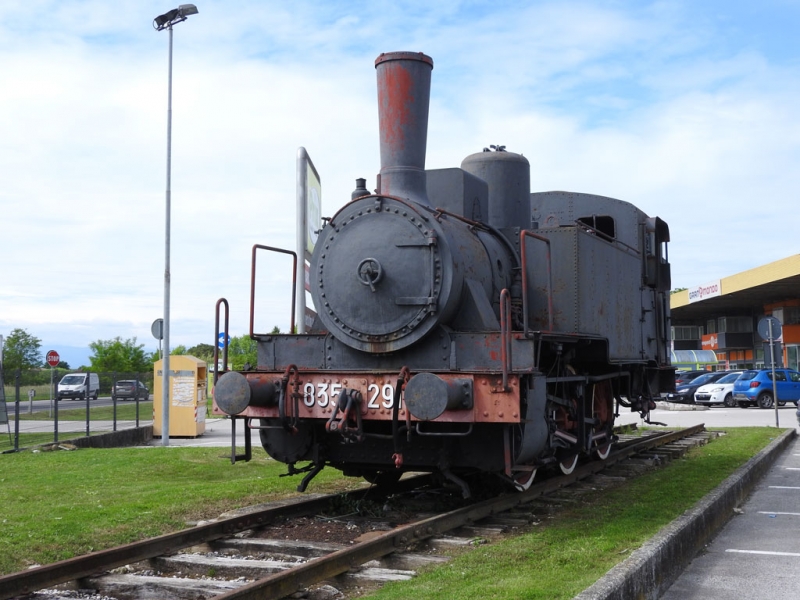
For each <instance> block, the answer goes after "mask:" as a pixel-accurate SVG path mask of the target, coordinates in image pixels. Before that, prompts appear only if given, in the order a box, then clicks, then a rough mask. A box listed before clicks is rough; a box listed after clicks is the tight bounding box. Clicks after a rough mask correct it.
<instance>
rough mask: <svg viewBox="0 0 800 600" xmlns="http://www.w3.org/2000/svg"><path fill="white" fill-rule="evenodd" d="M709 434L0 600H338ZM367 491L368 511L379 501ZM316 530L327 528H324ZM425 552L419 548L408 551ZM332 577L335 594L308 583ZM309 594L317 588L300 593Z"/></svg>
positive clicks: (652, 437)
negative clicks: (403, 509)
mask: <svg viewBox="0 0 800 600" xmlns="http://www.w3.org/2000/svg"><path fill="white" fill-rule="evenodd" d="M710 436H711V434H709V433H707V432H705V429H704V426H703V425H698V426H695V427H692V428H688V429H683V430H679V431H671V432H664V433H654V434H649V435H641V436H626V435H624V434H623V435H620V442H619V443H618V444H616V445H615V450H614V452H612V454H611V455H610V456H609V457H608V458H607V459H606V460H605V461H596V460H595V461H590V462H588V463H586V464H584V465H580V466H578V467H577V468H576V469H575V470H574V471H573V472H572V473H571V474H569V475H562V476H559V477H554V478H551V479H547V480H544V481H542V482H541V483H535V484H534V485H532V486H531V487H530V488H529V489H528V490H526V491H525V492H520V493H515V494H505V495H501V496H499V497H493V498H489V499H487V500H483V501H479V502H474V503H470V504H467V505H466V506H459V507H457V508H454V509H446V510H444V511H441V509H438V512H436V511H435V510H429V511H424V509H421V510H423V511H424V512H425V513H426V515H427V516H426V515H419V514H418V516H417V518H415V519H412V520H410V521H408V522H404V523H402V524H394V523H393V522H392V520H391V519H386V518H380V519H359V518H353V519H352V520H348V519H349V518H348V517H347V516H345V517H342V518H339V519H337V520H336V521H335V523H336V527H338V528H339V529H341V528H342V527H344V528H346V529H352V530H353V533H352V536H350V539H349V540H346V539H343V540H340V541H339V543H330V542H319V541H314V540H305V541H304V540H303V539H302V538H305V537H307V536H306V535H303V534H298V532H297V531H296V527H297V524H298V523H306V524H312V525H313V524H316V525H317V526H319V522H318V521H316V520H315V519H314V516H315V515H319V514H320V513H323V512H324V511H329V510H330V508H331V506H332V505H333V504H338V505H339V506H349V507H352V506H356V505H357V504H358V503H360V502H362V501H363V500H364V494H365V490H358V491H354V492H348V493H346V494H341V495H334V496H330V495H319V496H313V497H310V498H309V497H304V498H303V499H302V500H300V501H294V502H288V503H285V504H274V503H273V504H270V505H268V506H266V507H262V508H258V509H255V510H250V511H248V512H246V513H244V514H238V515H234V516H230V517H227V518H222V519H220V520H218V521H215V522H211V523H204V524H200V525H197V526H195V527H192V528H190V529H186V530H184V531H180V532H177V533H173V534H167V535H163V536H159V537H157V538H153V539H149V540H143V541H141V542H135V543H133V544H128V545H125V546H120V547H117V548H112V549H109V550H104V551H99V552H94V553H91V554H88V555H85V556H80V557H76V558H73V559H69V560H65V561H60V562H58V563H54V564H51V565H45V566H41V567H36V568H34V569H30V570H27V571H24V572H20V573H15V574H12V575H7V576H4V577H0V600H4V599H9V598H19V597H21V598H37V597H41V596H38V595H28V594H32V592H34V591H35V590H42V589H48V588H54V587H56V586H59V587H64V586H65V584H66V585H67V587H70V588H72V589H92V590H97V591H98V592H99V593H102V594H103V595H104V597H105V598H118V599H120V600H122V599H128V598H130V599H143V598H163V599H167V598H175V599H179V598H181V599H182V598H211V597H213V598H214V599H215V600H232V599H256V598H259V599H263V598H282V597H284V596H288V595H290V594H295V593H296V592H297V591H298V590H306V591H305V592H304V594H305V595H304V597H307V598H309V599H312V600H317V599H320V600H321V599H327V598H343V597H346V596H345V595H343V592H342V589H344V590H345V592H346V590H347V588H348V587H349V588H351V589H352V588H358V587H361V586H362V585H367V586H375V585H380V582H382V581H387V580H391V579H408V578H410V577H412V576H413V575H414V572H415V570H416V569H418V568H420V567H421V566H424V565H428V564H432V563H437V562H443V561H446V560H447V559H446V558H444V557H441V556H438V555H436V554H435V552H436V549H437V548H441V547H443V546H447V545H462V546H468V545H469V544H470V543H472V542H473V541H474V540H475V539H476V538H486V537H492V536H493V535H494V534H501V533H502V532H503V531H507V530H508V529H514V528H516V527H524V526H525V525H527V523H528V521H529V520H530V517H529V515H530V513H531V508H530V507H531V505H532V503H533V504H535V503H536V502H542V501H543V500H544V499H547V498H549V497H551V496H552V495H553V494H554V493H555V492H559V491H560V490H564V489H565V488H569V486H573V484H575V483H576V482H578V481H580V480H584V479H587V478H590V477H593V479H594V481H593V485H595V484H596V483H597V481H598V480H602V479H605V480H607V481H618V480H619V479H620V477H629V476H631V475H632V474H635V472H637V471H640V470H641V469H644V468H648V467H650V466H654V465H657V464H659V463H661V462H664V461H666V460H668V459H669V458H672V457H674V456H676V455H680V454H681V453H683V452H685V451H686V450H687V449H688V448H689V447H692V446H695V445H699V444H701V443H705V442H706V441H707V440H708V439H709V437H710ZM601 472H604V473H601ZM601 485H602V484H601ZM420 489H423V490H428V491H427V492H426V493H429V494H430V493H433V492H431V488H430V478H428V477H416V478H409V479H406V480H402V481H401V482H400V485H399V487H394V488H393V489H392V494H393V495H394V496H397V495H398V494H401V495H402V494H403V493H410V492H411V491H412V490H420ZM372 492H373V493H371V496H370V501H371V502H378V503H380V502H382V501H383V500H382V498H388V495H386V496H381V495H380V494H379V493H378V492H377V491H376V490H372ZM416 493H417V494H418V493H419V492H416ZM417 512H418V511H417ZM526 515H527V516H526ZM405 517H407V515H404V516H402V517H401V520H405ZM331 523H334V521H331ZM322 526H323V528H324V527H326V525H325V522H324V521H323V522H322ZM331 527H333V525H331ZM287 528H288V529H287ZM312 528H313V527H312ZM453 532H457V533H461V536H458V535H453ZM304 533H307V531H305V532H304ZM323 533H324V532H323ZM329 533H330V531H329ZM264 535H266V536H267V537H266V538H265V537H262V536H264ZM312 537H314V536H312ZM316 537H319V536H316ZM424 544H428V546H427V547H428V549H429V550H428V551H425V552H419V551H418V549H419V548H420V547H422V546H423V545H424ZM431 548H432V549H433V550H432V552H433V554H431V550H430V549H431ZM375 561H379V562H375ZM335 577H336V578H337V579H336V586H335V587H334V586H331V585H321V586H318V585H317V584H320V582H325V581H330V580H331V579H332V578H335ZM365 581H366V582H370V583H366V584H364V583H363V582H365ZM311 586H316V587H314V589H311V590H308V589H307V588H310V587H311ZM26 595H27V596H26ZM47 597H48V598H54V597H57V596H53V595H52V594H50V595H48V596H47ZM72 597H74V596H72Z"/></svg>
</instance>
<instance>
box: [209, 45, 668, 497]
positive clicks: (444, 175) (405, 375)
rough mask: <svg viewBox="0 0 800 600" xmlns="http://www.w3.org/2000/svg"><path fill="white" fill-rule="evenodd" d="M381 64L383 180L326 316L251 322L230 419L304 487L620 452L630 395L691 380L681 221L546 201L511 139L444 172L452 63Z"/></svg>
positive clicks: (228, 400)
mask: <svg viewBox="0 0 800 600" xmlns="http://www.w3.org/2000/svg"><path fill="white" fill-rule="evenodd" d="M375 67H376V71H377V77H378V105H379V123H380V154H381V170H380V174H379V175H378V181H377V190H376V191H375V193H370V192H369V191H368V190H367V189H365V187H364V180H363V179H362V180H358V182H359V183H358V189H356V191H355V192H354V193H353V199H352V200H351V201H350V202H349V203H347V204H345V206H344V207H343V208H342V209H340V210H339V211H338V212H337V213H336V214H335V215H334V216H333V217H332V218H331V219H330V220H328V221H327V222H326V223H325V225H324V227H323V229H322V231H321V232H320V234H319V238H318V241H317V243H316V246H315V249H314V253H313V257H312V260H311V265H310V285H311V295H312V298H313V302H314V307H315V310H316V313H317V317H316V319H315V323H314V326H313V327H312V328H311V330H310V331H309V332H307V333H304V334H286V335H281V334H278V335H254V334H253V332H252V330H251V335H254V337H255V338H256V340H257V343H258V365H257V366H256V367H255V368H252V369H250V370H247V371H243V372H234V371H230V372H226V373H223V374H222V376H221V377H220V378H219V380H218V381H217V383H216V386H215V392H214V395H215V411H217V412H218V413H226V414H228V415H230V416H232V417H234V418H237V419H239V418H243V419H244V420H245V423H246V425H247V427H248V435H249V431H250V430H251V429H256V430H258V432H259V433H260V438H261V443H262V445H263V447H264V449H265V450H266V451H267V453H269V455H270V456H272V457H273V458H275V459H276V460H279V461H281V462H284V463H287V464H288V466H289V472H290V473H292V474H294V473H306V474H305V476H304V478H303V481H302V483H301V485H300V486H299V489H301V490H304V489H305V488H306V486H307V485H308V482H309V481H310V480H311V479H312V478H313V477H314V476H315V475H316V474H317V473H318V472H319V471H320V470H321V469H322V468H323V467H325V466H332V467H335V468H337V469H340V470H342V471H343V472H344V473H345V474H347V475H354V476H363V477H365V478H366V479H368V480H370V481H374V482H382V481H385V482H389V481H393V480H396V479H397V478H398V477H399V476H400V475H401V474H402V473H403V472H406V471H416V472H419V471H422V472H432V473H436V474H439V475H441V476H443V477H444V478H446V479H448V480H450V481H452V482H455V483H456V484H458V485H460V486H461V488H462V489H463V491H464V494H465V495H467V494H468V493H469V488H468V485H467V483H466V482H465V476H466V475H467V474H471V473H475V472H485V473H494V474H497V475H499V476H500V477H501V478H503V479H505V480H506V481H508V482H509V483H510V484H513V485H514V486H516V487H517V488H518V489H527V487H528V486H530V484H531V482H532V481H533V478H534V475H535V473H536V471H537V469H539V468H541V467H544V466H548V465H552V466H559V467H560V468H561V469H562V470H563V471H564V472H566V473H568V472H571V471H572V469H574V468H575V465H576V463H577V461H578V458H579V456H581V455H595V456H597V457H599V458H600V459H604V458H606V457H607V456H608V454H609V452H610V449H611V445H612V443H613V441H614V439H615V438H614V433H613V426H614V418H615V415H616V414H619V413H618V411H619V410H620V409H619V407H620V406H625V407H629V408H630V409H631V410H634V411H639V412H641V413H642V415H643V416H646V415H647V413H648V412H649V410H650V409H651V408H653V407H654V403H653V398H654V397H655V396H656V395H658V394H659V393H661V392H663V391H666V390H667V389H670V388H671V387H672V386H673V381H674V377H673V375H674V369H673V368H672V367H671V366H670V363H669V352H668V339H669V338H668V335H669V330H670V309H669V289H670V266H669V262H668V260H667V258H668V257H667V250H666V247H667V242H668V241H669V228H668V226H667V224H666V223H665V222H664V221H662V220H661V219H659V218H657V217H648V216H647V215H646V214H645V213H643V212H642V211H641V210H639V209H637V208H636V207H635V206H633V205H632V204H629V203H627V202H623V201H621V200H615V199H613V198H606V197H602V196H595V195H591V194H582V193H569V192H541V193H531V192H530V165H529V163H528V160H527V159H526V158H525V157H523V156H521V155H519V154H515V153H513V152H508V151H505V149H504V148H503V147H492V148H491V149H484V151H483V152H478V153H476V154H472V155H470V156H468V157H467V158H465V159H464V161H463V162H462V163H461V167H460V168H449V169H437V170H426V169H425V152H426V136H427V126H428V105H429V95H430V81H431V71H432V69H433V61H432V60H431V58H430V57H428V56H426V55H424V54H421V53H412V52H392V53H387V54H382V55H381V56H379V57H378V58H377V60H376V61H375ZM254 254H255V253H254ZM218 306H219V304H218ZM252 310H253V307H252V306H251V314H252ZM218 318H219V314H218ZM218 322H219V321H218ZM251 322H252V319H251ZM251 329H252V327H251ZM234 423H235V421H234ZM248 439H249V438H248Z"/></svg>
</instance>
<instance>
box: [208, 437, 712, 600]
mask: <svg viewBox="0 0 800 600" xmlns="http://www.w3.org/2000/svg"><path fill="white" fill-rule="evenodd" d="M704 429H705V425H696V426H694V427H690V428H688V429H681V430H677V431H669V432H665V433H663V434H656V435H652V436H648V437H646V438H643V439H642V440H641V441H638V440H637V441H635V442H633V443H631V444H628V445H626V446H625V447H624V448H621V449H620V450H619V451H617V452H615V453H614V454H612V455H611V456H609V457H608V459H606V460H604V461H591V462H589V463H587V464H585V465H583V466H581V467H579V468H577V469H575V470H574V471H573V472H572V473H571V474H570V475H565V476H563V477H556V478H553V479H550V480H547V481H544V482H542V483H539V484H534V485H533V486H531V487H530V488H529V489H528V490H527V491H525V492H521V493H515V494H508V495H504V496H500V497H498V498H492V499H490V500H485V501H483V502H480V503H478V504H474V505H471V506H467V507H464V508H460V509H457V510H454V511H451V512H448V513H444V514H441V515H436V516H433V517H429V518H427V519H423V520H422V521H417V522H414V523H410V524H407V525H402V526H400V527H397V528H395V529H393V530H391V531H389V532H386V533H385V534H383V535H381V536H379V537H376V538H373V539H371V540H369V541H366V542H362V543H360V544H357V545H355V546H352V547H350V548H345V549H343V550H338V551H336V552H333V553H331V554H328V555H326V556H322V557H319V558H315V559H313V560H310V561H308V562H305V563H303V564H301V565H298V566H297V567H293V568H291V569H287V570H285V571H281V572H279V573H275V574H273V575H270V576H268V577H264V578H263V579H259V580H258V581H255V582H253V583H250V584H247V585H244V586H242V587H240V588H238V589H236V590H233V591H230V592H226V593H224V594H221V595H219V596H215V597H214V600H264V599H267V598H283V597H284V596H288V595H289V594H292V593H294V592H296V591H297V590H298V589H300V588H303V587H307V586H309V585H312V584H314V583H318V582H320V581H323V580H325V579H329V578H330V577H334V576H336V575H340V574H342V573H345V572H347V571H349V570H350V569H351V568H352V567H355V566H358V565H361V564H363V563H365V562H367V561H370V560H375V559H377V558H380V557H382V556H385V555H387V554H391V553H392V552H394V551H395V550H398V549H400V548H402V547H404V546H406V545H408V544H409V543H411V542H412V541H420V540H424V539H426V538H429V537H432V536H434V535H438V534H441V533H444V532H446V531H450V530H452V529H455V528H457V527H460V526H462V525H466V524H468V523H472V522H474V521H479V520H480V519H483V518H486V517H488V516H491V515H493V514H496V513H500V512H504V511H507V510H510V509H512V508H514V507H516V506H519V505H521V504H526V503H528V502H531V501H532V500H534V499H536V498H538V497H540V496H543V495H545V494H548V493H550V492H553V491H555V490H557V489H560V488H562V487H565V486H567V485H570V484H572V483H574V482H576V481H579V480H580V479H584V478H586V477H589V476H590V475H593V474H595V473H597V472H599V471H602V470H603V469H606V468H608V467H609V466H610V465H613V464H615V463H617V462H620V461H623V460H625V459H627V458H629V457H630V456H632V455H634V454H637V453H639V452H642V451H644V450H649V449H651V448H654V447H657V446H661V445H664V444H669V443H671V442H673V441H675V440H678V439H681V438H684V437H689V436H690V435H694V434H696V433H699V432H701V431H703V430H704Z"/></svg>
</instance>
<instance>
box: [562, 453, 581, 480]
mask: <svg viewBox="0 0 800 600" xmlns="http://www.w3.org/2000/svg"><path fill="white" fill-rule="evenodd" d="M558 466H559V468H560V469H561V472H562V473H563V474H564V475H569V474H570V473H572V472H573V471H574V470H575V467H577V466H578V455H577V454H573V455H572V456H571V457H569V458H565V459H562V460H560V461H559V463H558Z"/></svg>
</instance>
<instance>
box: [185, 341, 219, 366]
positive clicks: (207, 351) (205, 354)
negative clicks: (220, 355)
mask: <svg viewBox="0 0 800 600" xmlns="http://www.w3.org/2000/svg"><path fill="white" fill-rule="evenodd" d="M186 354H189V355H190V356H194V357H196V358H199V359H200V360H204V361H206V362H214V346H212V345H211V344H197V345H195V346H192V347H191V348H189V349H188V350H187V351H186Z"/></svg>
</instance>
